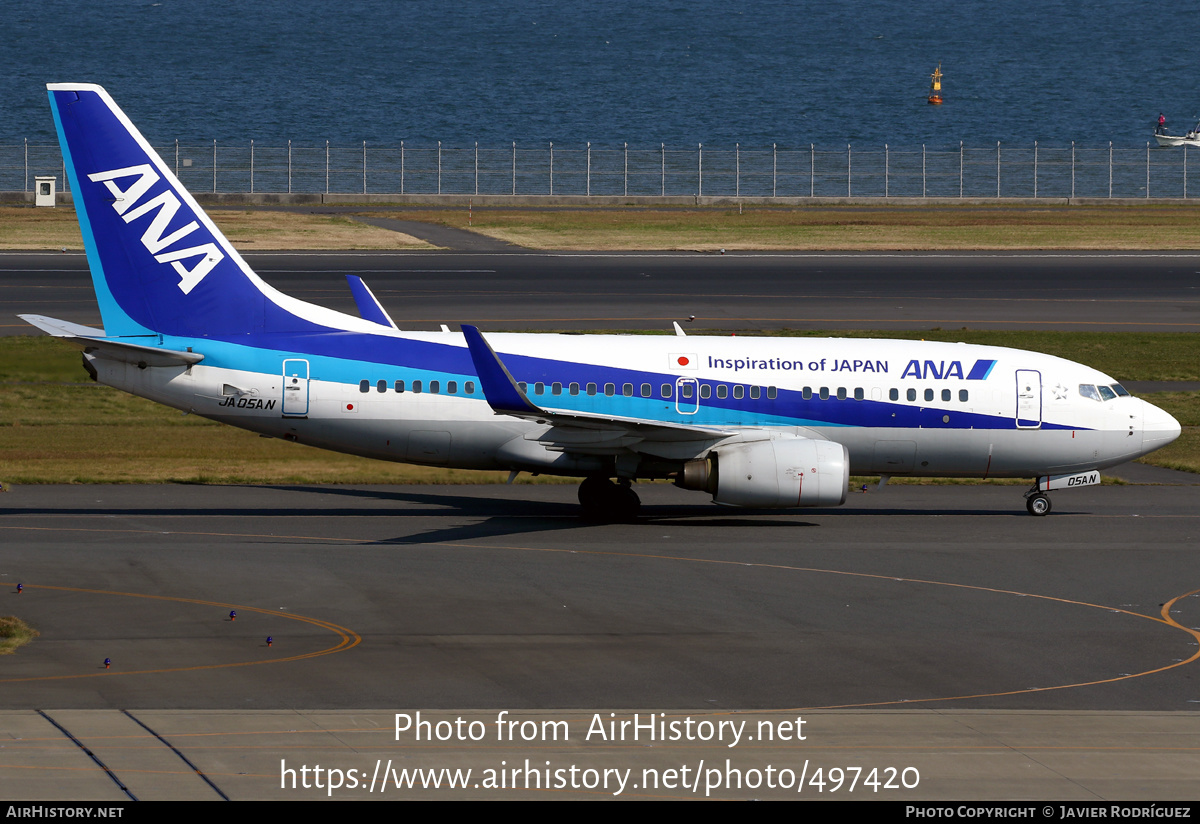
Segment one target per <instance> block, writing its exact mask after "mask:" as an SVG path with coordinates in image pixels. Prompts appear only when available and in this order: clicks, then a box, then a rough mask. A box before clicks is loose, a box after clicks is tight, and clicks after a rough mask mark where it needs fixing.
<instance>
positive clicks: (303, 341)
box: [163, 332, 1086, 430]
mask: <svg viewBox="0 0 1200 824" xmlns="http://www.w3.org/2000/svg"><path fill="white" fill-rule="evenodd" d="M254 341H255V345H250V344H249V343H247V342H246V341H244V340H224V341H220V340H215V339H212V338H179V337H166V338H164V342H163V343H164V346H166V347H167V348H170V349H175V350H184V349H186V348H187V347H188V346H191V347H193V348H194V349H195V351H197V352H200V353H202V354H204V356H205V359H204V362H203V365H204V366H211V367H218V368H229V369H239V370H245V371H249V372H260V373H263V374H267V375H272V376H274V375H279V374H281V369H282V364H283V361H284V360H285V359H288V358H303V359H307V360H308V361H309V363H310V376H311V378H312V379H313V380H319V381H326V382H331V383H343V384H347V385H351V386H356V387H357V385H358V384H359V382H360V381H362V380H368V381H370V383H371V387H372V389H371V391H372V392H374V391H375V383H376V382H377V381H379V380H385V381H387V382H388V385H389V388H390V387H391V386H392V385H393V384H394V382H395V381H397V380H404V381H407V382H409V383H410V385H411V381H413V380H423V381H430V380H441V381H451V380H455V381H467V380H476V381H478V377H477V375H476V374H475V369H474V365H473V363H472V361H471V356H470V353H469V352H468V350H467V349H466V348H465V347H464V346H461V345H457V346H456V345H451V344H443V343H435V342H432V341H424V340H412V339H410V338H404V337H396V336H387V335H370V334H365V333H358V332H339V333H326V334H315V335H256V336H254ZM499 354H500V357H501V359H502V360H503V361H504V364H505V365H506V366H507V367H508V368H509V370H510V371H511V372H512V374H513V377H514V379H516V380H518V381H521V382H524V383H527V384H528V385H529V390H528V393H529V398H530V400H531V401H533V402H534V403H536V404H539V405H541V406H543V407H544V408H548V409H562V410H573V411H579V412H589V413H593V414H600V415H612V416H614V417H623V418H638V419H644V420H647V421H661V422H667V423H692V424H696V425H704V426H711V425H732V426H804V427H878V428H894V429H916V428H923V429H1001V430H1003V429H1012V428H1013V427H1014V426H1015V424H1014V422H1013V419H1012V418H1011V417H1004V416H997V415H988V414H982V413H974V412H967V411H963V410H960V409H956V408H954V407H953V406H945V407H935V406H915V405H910V404H904V403H895V402H888V401H873V400H853V399H850V398H847V399H846V400H838V399H837V398H835V397H830V398H828V399H825V400H821V399H820V398H819V397H818V396H816V395H813V397H811V398H810V399H807V400H806V399H805V398H804V397H803V395H802V393H801V392H799V391H796V390H789V389H779V390H778V396H777V397H776V398H775V399H773V400H772V399H768V398H766V397H765V395H766V392H765V391H764V392H763V393H762V396H761V397H759V398H757V399H752V398H750V397H749V394H750V393H749V387H750V386H761V385H760V384H751V383H745V384H734V383H730V382H727V381H718V380H710V379H705V378H697V381H698V386H705V385H707V386H709V387H711V390H710V391H712V396H711V397H709V398H703V399H699V407H698V409H697V411H696V412H695V413H694V414H683V413H680V412H679V411H677V409H676V407H675V403H676V400H675V398H674V393H675V391H676V387H675V381H676V378H677V376H676V375H674V374H670V373H660V372H648V371H641V370H631V369H621V368H616V367H608V366H596V365H594V364H585V363H574V362H571V361H563V360H555V359H551V358H536V357H531V356H526V355H506V354H503V353H499ZM539 382H540V383H544V384H546V388H545V392H544V394H541V395H537V394H534V384H536V383H539ZM553 383H561V384H562V385H563V387H564V390H563V394H561V395H553V394H551V393H550V385H552V384H553ZM571 383H577V384H579V385H580V387H586V385H587V384H588V383H595V384H596V385H597V387H598V392H597V394H596V395H587V394H586V393H585V392H584V391H582V389H581V392H580V394H578V395H571V394H569V392H568V391H567V390H566V387H568V386H569V385H570V384H571ZM606 383H611V384H614V385H615V388H616V394H614V395H612V396H607V395H605V394H604V385H605V384H606ZM626 383H628V384H632V385H633V387H634V392H635V393H636V394H635V396H633V397H627V396H624V395H623V394H621V390H622V386H623V384H626ZM643 383H649V384H650V385H651V391H652V392H653V393H654V394H656V395H658V394H659V390H660V384H669V385H670V386H671V388H672V397H671V398H666V399H664V398H661V397H653V398H643V397H640V392H641V384H643ZM721 385H724V386H728V387H730V389H731V391H730V392H729V397H726V398H717V397H716V387H717V386H721ZM738 385H740V386H744V387H747V389H746V391H745V396H744V397H742V398H740V399H735V398H733V397H732V395H733V392H732V387H733V386H738ZM429 397H431V398H432V397H434V396H429ZM459 397H464V396H462V395H459ZM465 397H471V398H472V399H477V400H479V401H480V402H481V403H483V402H484V397H483V394H482V393H481V392H480V393H479V394H476V395H474V396H465ZM696 400H697V399H695V398H693V399H692V402H695V401H696ZM946 416H949V418H950V420H949V421H944V420H943V417H946ZM1042 428H1044V429H1079V430H1083V429H1086V427H1078V426H1065V425H1060V424H1050V423H1043V424H1042Z"/></svg>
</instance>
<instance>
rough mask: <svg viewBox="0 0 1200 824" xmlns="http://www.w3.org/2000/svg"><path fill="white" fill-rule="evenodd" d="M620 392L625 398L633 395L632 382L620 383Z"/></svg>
mask: <svg viewBox="0 0 1200 824" xmlns="http://www.w3.org/2000/svg"><path fill="white" fill-rule="evenodd" d="M621 394H622V395H624V396H625V397H627V398H632V397H633V384H632V383H624V384H621Z"/></svg>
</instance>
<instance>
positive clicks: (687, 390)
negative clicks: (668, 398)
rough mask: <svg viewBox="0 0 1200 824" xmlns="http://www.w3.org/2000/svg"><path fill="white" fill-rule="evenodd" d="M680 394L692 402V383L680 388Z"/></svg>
mask: <svg viewBox="0 0 1200 824" xmlns="http://www.w3.org/2000/svg"><path fill="white" fill-rule="evenodd" d="M679 394H681V395H683V397H684V398H686V399H688V400H691V398H692V385H691V384H690V383H685V384H684V385H683V386H681V387H679Z"/></svg>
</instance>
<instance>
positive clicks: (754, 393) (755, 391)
mask: <svg viewBox="0 0 1200 824" xmlns="http://www.w3.org/2000/svg"><path fill="white" fill-rule="evenodd" d="M761 394H762V392H761V391H760V390H759V388H758V387H757V386H751V387H750V400H752V401H756V400H758V396H759V395H761Z"/></svg>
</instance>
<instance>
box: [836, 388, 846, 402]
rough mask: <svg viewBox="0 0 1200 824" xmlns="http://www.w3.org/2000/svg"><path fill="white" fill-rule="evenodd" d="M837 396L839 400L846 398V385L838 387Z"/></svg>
mask: <svg viewBox="0 0 1200 824" xmlns="http://www.w3.org/2000/svg"><path fill="white" fill-rule="evenodd" d="M837 398H838V400H839V401H844V400H846V387H844V386H839V387H838V391H837Z"/></svg>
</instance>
